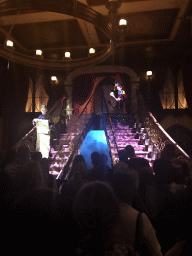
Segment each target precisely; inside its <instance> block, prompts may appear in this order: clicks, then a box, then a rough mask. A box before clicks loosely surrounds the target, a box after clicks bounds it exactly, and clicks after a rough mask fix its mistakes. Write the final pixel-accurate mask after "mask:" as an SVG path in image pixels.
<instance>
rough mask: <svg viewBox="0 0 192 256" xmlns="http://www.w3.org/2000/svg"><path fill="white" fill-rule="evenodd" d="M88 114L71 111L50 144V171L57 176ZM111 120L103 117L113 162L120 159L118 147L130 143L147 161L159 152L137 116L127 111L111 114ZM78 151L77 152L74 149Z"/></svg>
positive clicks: (150, 161) (83, 127) (80, 132)
mask: <svg viewBox="0 0 192 256" xmlns="http://www.w3.org/2000/svg"><path fill="white" fill-rule="evenodd" d="M90 118H91V115H88V114H84V115H82V116H81V118H80V119H79V115H72V116H71V118H70V120H68V122H67V131H66V133H61V135H60V140H59V143H58V144H57V145H55V146H54V147H53V148H51V155H52V156H51V159H50V160H51V161H52V163H51V166H50V173H51V174H52V175H56V176H58V175H59V173H60V172H61V170H62V169H63V167H64V166H65V165H66V163H67V161H68V160H69V157H70V156H71V154H72V151H73V143H74V141H75V140H77V139H78V138H79V136H81V134H82V132H83V130H84V129H85V125H86V123H87V122H88V121H89V120H90ZM110 118H111V122H109V119H107V118H106V120H107V121H106V138H107V140H108V147H109V151H110V153H111V158H112V159H111V160H112V163H113V164H115V163H117V162H118V161H119V157H118V151H119V150H122V149H124V148H125V146H127V145H132V146H133V147H134V149H135V152H136V156H138V157H143V158H146V159H147V160H148V161H149V163H150V165H152V163H153V161H154V160H155V159H156V157H157V156H158V150H157V148H156V147H155V145H154V143H153V142H152V140H151V138H150V136H149V135H148V132H147V128H145V127H144V125H143V124H142V123H140V122H139V121H140V120H139V119H138V118H137V119H135V120H134V118H132V117H131V116H129V115H127V114H111V115H110ZM76 153H78V152H76Z"/></svg>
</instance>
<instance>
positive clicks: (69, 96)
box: [65, 85, 73, 118]
mask: <svg viewBox="0 0 192 256" xmlns="http://www.w3.org/2000/svg"><path fill="white" fill-rule="evenodd" d="M65 90H66V92H67V100H66V114H67V115H68V116H69V118H70V115H72V114H73V108H72V106H73V102H72V96H73V94H72V91H73V87H72V86H71V85H67V86H66V87H65Z"/></svg>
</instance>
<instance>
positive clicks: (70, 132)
mask: <svg viewBox="0 0 192 256" xmlns="http://www.w3.org/2000/svg"><path fill="white" fill-rule="evenodd" d="M93 95H94V93H93V94H92V95H91V96H90V98H89V100H88V101H87V103H86V105H85V107H84V109H83V110H82V111H81V113H80V115H79V118H78V119H77V121H76V123H75V124H74V126H73V127H71V129H70V131H69V133H68V135H67V138H66V140H67V139H68V138H70V137H71V134H72V132H73V131H74V129H75V127H76V126H77V124H78V122H79V120H80V118H81V116H82V115H83V113H84V112H85V110H86V108H87V106H88V104H89V103H90V101H91V100H92V98H93ZM62 147H63V144H61V145H60V146H59V149H58V151H57V153H56V154H55V155H54V157H53V160H52V161H54V160H55V159H56V157H57V155H58V153H59V151H61V149H62Z"/></svg>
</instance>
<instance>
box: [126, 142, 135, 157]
mask: <svg viewBox="0 0 192 256" xmlns="http://www.w3.org/2000/svg"><path fill="white" fill-rule="evenodd" d="M125 150H126V151H127V154H128V157H129V158H131V157H136V156H135V149H134V147H133V146H132V145H127V146H126V147H125Z"/></svg>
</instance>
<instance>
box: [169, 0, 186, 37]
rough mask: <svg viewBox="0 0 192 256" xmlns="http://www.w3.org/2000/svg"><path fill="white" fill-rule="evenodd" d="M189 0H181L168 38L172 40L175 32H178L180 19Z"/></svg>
mask: <svg viewBox="0 0 192 256" xmlns="http://www.w3.org/2000/svg"><path fill="white" fill-rule="evenodd" d="M190 1H191V0H184V1H182V2H183V3H182V5H181V9H180V11H179V13H178V15H177V18H176V21H175V24H174V27H173V29H172V32H171V34H170V40H174V38H175V36H176V34H177V32H178V29H179V26H180V24H181V22H182V19H183V18H184V16H185V13H186V11H187V8H188V6H189V4H190Z"/></svg>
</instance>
